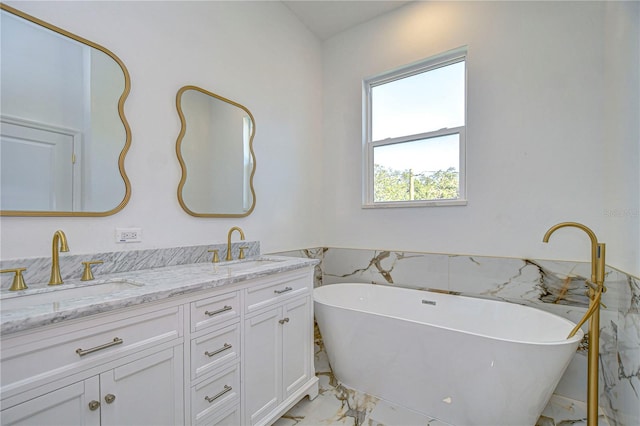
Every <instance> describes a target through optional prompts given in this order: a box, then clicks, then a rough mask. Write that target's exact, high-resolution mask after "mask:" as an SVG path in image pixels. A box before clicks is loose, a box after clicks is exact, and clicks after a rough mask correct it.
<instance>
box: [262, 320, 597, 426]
mask: <svg viewBox="0 0 640 426" xmlns="http://www.w3.org/2000/svg"><path fill="white" fill-rule="evenodd" d="M315 369H316V376H317V377H318V379H319V385H320V391H319V394H318V396H317V397H316V398H315V399H314V400H313V401H309V400H308V399H307V398H305V399H303V400H301V401H300V402H298V403H297V404H296V405H295V406H294V407H292V408H291V409H290V410H289V411H288V412H287V413H285V414H284V415H283V416H282V417H281V418H280V419H279V420H278V421H276V423H275V424H274V426H319V425H326V426H329V425H348V426H451V425H448V424H447V423H445V422H443V421H441V420H438V419H434V418H430V417H426V416H422V415H420V414H417V413H415V412H413V411H410V410H407V409H405V408H403V407H400V406H398V405H394V404H391V403H390V402H388V401H385V400H383V399H380V398H377V397H375V396H373V395H367V394H364V393H362V392H358V391H357V390H354V389H349V388H346V387H344V386H342V385H341V384H339V383H338V381H337V380H336V378H335V375H334V373H333V370H332V368H331V365H330V364H329V360H328V357H327V353H326V350H325V348H324V344H323V341H322V336H321V335H320V331H319V329H318V327H317V325H316V328H315ZM586 412H587V411H586V406H585V404H584V403H581V402H579V401H574V400H571V399H568V398H564V397H561V396H558V395H554V396H553V397H552V398H551V401H550V402H549V404H548V405H547V407H546V408H545V410H544V411H543V413H542V415H541V416H540V418H539V419H538V421H537V422H536V426H561V425H562V426H568V425H574V426H585V425H586V424H587V423H586ZM599 424H600V425H601V426H608V423H607V421H606V419H605V418H604V416H601V418H600V421H599Z"/></svg>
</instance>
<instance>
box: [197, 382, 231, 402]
mask: <svg viewBox="0 0 640 426" xmlns="http://www.w3.org/2000/svg"><path fill="white" fill-rule="evenodd" d="M231 389H233V388H232V387H231V386H227V385H224V389H223V390H221V391H220V392H218V393H217V394H215V395H213V396H205V397H204V399H206V400H207V402H208V403H212V402H213V401H215V400H216V399H218V398H220V397H221V396H222V395H224V394H225V393H227V392H231Z"/></svg>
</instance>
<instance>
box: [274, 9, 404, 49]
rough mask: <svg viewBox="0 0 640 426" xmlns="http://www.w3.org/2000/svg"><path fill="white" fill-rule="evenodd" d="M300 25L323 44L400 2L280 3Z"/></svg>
mask: <svg viewBox="0 0 640 426" xmlns="http://www.w3.org/2000/svg"><path fill="white" fill-rule="evenodd" d="M282 3H284V5H285V6H287V7H288V8H289V9H290V10H291V11H292V12H293V13H294V14H295V15H296V16H297V17H298V19H300V20H301V21H302V23H303V24H305V25H306V26H307V28H309V30H311V32H312V33H314V34H315V35H317V36H318V37H319V38H320V39H321V40H326V39H328V38H329V37H332V36H334V35H336V34H338V33H339V32H342V31H344V30H346V29H348V28H351V27H354V26H356V25H358V24H361V23H363V22H366V21H369V20H370V19H373V18H375V17H376V16H379V15H382V14H385V13H387V12H390V11H392V10H394V9H397V8H399V7H401V6H404V5H405V4H407V3H409V1H401V0H391V1H388V0H385V1H378V0H374V1H370V0H293V1H282Z"/></svg>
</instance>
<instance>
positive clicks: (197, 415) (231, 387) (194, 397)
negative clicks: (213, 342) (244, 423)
mask: <svg viewBox="0 0 640 426" xmlns="http://www.w3.org/2000/svg"><path fill="white" fill-rule="evenodd" d="M239 401H240V366H239V364H237V363H236V364H234V365H232V366H230V367H228V368H226V369H224V370H222V371H220V373H218V374H216V375H215V376H213V377H212V378H211V379H208V380H204V381H202V382H201V383H200V384H197V385H195V386H193V387H192V388H191V413H192V416H193V418H194V419H195V420H196V423H200V421H201V420H203V419H204V418H206V417H208V416H209V415H211V414H213V413H214V412H217V411H219V410H223V409H225V408H227V407H230V406H232V405H234V404H237V403H238V402H239Z"/></svg>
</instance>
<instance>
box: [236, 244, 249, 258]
mask: <svg viewBox="0 0 640 426" xmlns="http://www.w3.org/2000/svg"><path fill="white" fill-rule="evenodd" d="M248 248H249V247H247V246H242V247H240V249H239V250H240V254H239V255H238V259H244V251H245V250H247V249H248Z"/></svg>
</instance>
